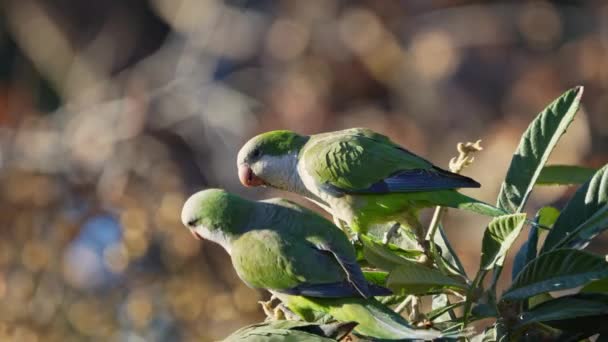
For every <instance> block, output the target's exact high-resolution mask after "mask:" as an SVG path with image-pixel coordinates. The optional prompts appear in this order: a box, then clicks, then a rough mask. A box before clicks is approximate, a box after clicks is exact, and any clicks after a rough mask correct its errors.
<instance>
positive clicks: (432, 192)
mask: <svg viewBox="0 0 608 342" xmlns="http://www.w3.org/2000/svg"><path fill="white" fill-rule="evenodd" d="M237 166H238V174H239V179H240V181H241V183H243V185H245V186H249V187H251V186H260V185H266V186H271V187H274V188H277V189H281V190H285V191H290V192H295V193H297V194H300V195H302V196H304V197H307V198H308V199H310V200H312V201H313V202H315V203H317V204H318V205H319V206H321V207H322V208H323V209H325V210H327V211H328V212H329V213H330V214H332V215H333V216H334V220H335V221H336V223H337V224H338V225H340V226H341V222H345V223H346V224H347V225H348V226H349V227H350V228H351V229H352V230H353V231H354V232H356V233H367V231H368V229H369V227H370V226H371V225H372V224H379V223H388V222H394V221H396V222H398V223H399V224H401V225H402V226H405V227H409V228H410V229H412V230H414V233H416V235H417V238H418V239H419V241H422V240H423V239H424V236H421V235H424V232H423V231H422V228H421V226H420V223H419V222H418V218H417V211H418V209H420V208H425V207H432V206H437V205H440V206H445V207H451V208H460V209H466V210H470V211H474V212H477V213H480V214H483V215H489V216H500V215H504V214H506V212H505V211H503V210H501V209H499V208H496V207H494V206H491V205H489V204H486V203H483V202H480V201H478V200H476V199H473V198H471V197H468V196H465V195H463V194H460V193H459V192H457V191H456V190H455V189H457V188H477V187H479V186H480V185H479V183H477V182H476V181H474V180H473V179H471V178H469V177H465V176H461V175H458V174H455V173H452V172H449V171H446V170H443V169H441V168H439V167H437V166H434V165H433V164H431V163H430V162H429V161H427V160H425V159H423V158H421V157H419V156H417V155H415V154H413V153H412V152H410V151H408V150H406V149H404V148H403V147H401V146H399V145H397V144H395V143H394V142H392V141H391V140H390V139H389V138H388V137H386V136H384V135H382V134H379V133H376V132H374V131H372V130H370V129H366V128H351V129H347V130H343V131H336V132H329V133H322V134H315V135H309V136H307V135H299V134H297V133H294V132H292V131H287V130H281V131H271V132H267V133H263V134H260V135H258V136H256V137H254V138H252V139H251V140H249V142H247V143H246V144H245V145H244V146H243V147H242V148H241V150H240V151H239V154H238V158H237Z"/></svg>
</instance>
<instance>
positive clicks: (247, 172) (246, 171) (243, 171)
mask: <svg viewBox="0 0 608 342" xmlns="http://www.w3.org/2000/svg"><path fill="white" fill-rule="evenodd" d="M239 180H240V181H241V184H243V185H244V186H246V187H255V186H260V185H264V181H263V180H262V179H261V178H259V177H258V176H256V175H255V173H253V171H252V170H251V168H250V167H249V165H246V164H244V165H240V166H239Z"/></svg>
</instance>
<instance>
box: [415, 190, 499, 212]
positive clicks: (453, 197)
mask: <svg viewBox="0 0 608 342" xmlns="http://www.w3.org/2000/svg"><path fill="white" fill-rule="evenodd" d="M426 194H428V195H429V196H433V198H432V199H431V201H430V202H431V203H433V204H435V205H439V206H442V207H449V208H456V209H462V210H467V211H472V212H474V213H477V214H480V215H484V216H491V217H498V216H502V215H508V214H510V213H509V212H508V211H506V210H503V209H500V208H497V207H495V206H493V205H491V204H488V203H485V202H482V201H479V200H476V199H474V198H472V197H469V196H467V195H463V194H461V193H459V192H458V191H455V190H444V191H436V192H428V193H426Z"/></svg>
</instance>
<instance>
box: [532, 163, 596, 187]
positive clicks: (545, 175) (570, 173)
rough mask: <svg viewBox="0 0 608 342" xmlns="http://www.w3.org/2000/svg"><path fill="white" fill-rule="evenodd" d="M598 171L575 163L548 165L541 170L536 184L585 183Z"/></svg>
mask: <svg viewBox="0 0 608 342" xmlns="http://www.w3.org/2000/svg"><path fill="white" fill-rule="evenodd" d="M596 171H597V170H596V169H592V168H589V167H583V166H575V165H547V166H545V167H544V168H543V169H542V171H541V172H540V176H538V179H537V180H536V185H574V184H583V183H585V182H586V181H588V180H589V178H591V176H593V174H594V173H595V172H596Z"/></svg>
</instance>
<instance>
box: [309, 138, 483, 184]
mask: <svg viewBox="0 0 608 342" xmlns="http://www.w3.org/2000/svg"><path fill="white" fill-rule="evenodd" d="M300 162H303V163H304V169H305V171H306V172H307V173H308V174H309V175H310V176H311V177H313V178H314V179H315V180H316V181H317V183H318V185H319V186H320V187H321V188H322V189H323V190H325V191H327V192H328V193H330V194H333V195H335V196H341V195H343V194H345V193H361V194H364V193H391V192H413V191H431V190H444V189H454V188H461V187H478V186H479V184H478V183H477V182H475V181H474V180H472V179H470V178H468V177H464V176H460V175H457V174H454V173H451V172H449V171H445V170H442V169H440V168H438V167H435V166H433V164H431V163H430V162H429V161H427V160H425V159H423V158H421V157H419V156H417V155H415V154H413V153H411V152H409V151H407V150H405V149H404V148H402V147H400V146H398V145H396V144H394V143H393V142H391V141H390V140H389V139H388V138H387V137H386V136H383V135H381V134H378V133H374V132H373V131H369V130H362V129H355V130H347V131H341V132H338V133H336V134H335V135H333V136H332V135H329V134H327V135H321V136H320V137H315V139H314V140H312V141H310V142H309V143H308V144H307V146H306V147H305V148H304V150H303V152H302V155H301V156H300Z"/></svg>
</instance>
